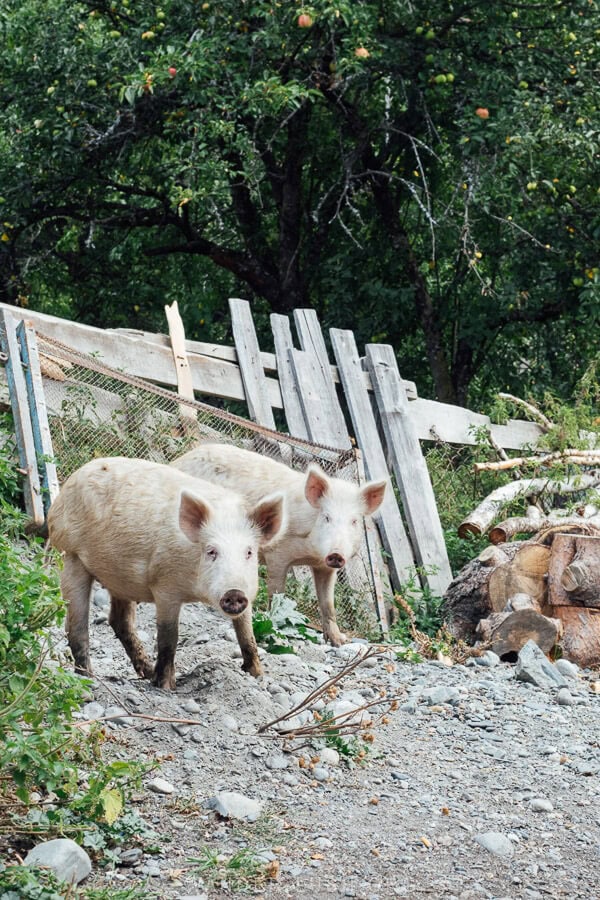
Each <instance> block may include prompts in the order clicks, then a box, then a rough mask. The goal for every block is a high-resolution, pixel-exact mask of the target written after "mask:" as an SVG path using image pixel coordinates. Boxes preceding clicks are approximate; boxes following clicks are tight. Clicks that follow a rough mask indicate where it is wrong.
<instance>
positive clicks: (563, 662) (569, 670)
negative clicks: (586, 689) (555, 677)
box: [554, 659, 579, 679]
mask: <svg viewBox="0 0 600 900" xmlns="http://www.w3.org/2000/svg"><path fill="white" fill-rule="evenodd" d="M554 665H555V666H556V668H557V669H558V671H559V672H560V674H561V675H564V677H565V678H573V679H575V678H577V676H578V674H579V666H578V665H577V664H576V663H574V662H571V660H570V659H557V660H556V662H555V663H554Z"/></svg>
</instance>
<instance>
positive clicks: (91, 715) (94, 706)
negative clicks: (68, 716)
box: [81, 700, 104, 719]
mask: <svg viewBox="0 0 600 900" xmlns="http://www.w3.org/2000/svg"><path fill="white" fill-rule="evenodd" d="M81 712H82V714H83V718H84V719H101V718H102V716H103V715H104V707H103V706H102V704H101V703H96V701H95V700H92V702H91V703H86V704H85V706H84V707H83V709H82V710H81Z"/></svg>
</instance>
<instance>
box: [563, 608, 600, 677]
mask: <svg viewBox="0 0 600 900" xmlns="http://www.w3.org/2000/svg"><path fill="white" fill-rule="evenodd" d="M553 615H555V616H556V617H557V618H559V619H560V620H561V622H562V625H563V629H564V633H563V636H562V639H561V642H560V646H561V649H562V653H563V656H564V657H565V659H570V660H571V662H574V663H577V665H578V666H581V667H582V668H584V669H585V668H590V669H595V668H598V667H599V666H600V611H598V610H595V609H586V608H585V607H583V606H581V607H578V606H557V607H555V608H554V610H553Z"/></svg>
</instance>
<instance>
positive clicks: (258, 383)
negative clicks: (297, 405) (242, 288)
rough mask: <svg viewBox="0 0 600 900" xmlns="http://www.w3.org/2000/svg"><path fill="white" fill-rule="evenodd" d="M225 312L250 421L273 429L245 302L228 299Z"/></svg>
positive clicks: (248, 309)
mask: <svg viewBox="0 0 600 900" xmlns="http://www.w3.org/2000/svg"><path fill="white" fill-rule="evenodd" d="M229 312H230V313H231V326H232V329H233V339H234V341H235V349H236V351H237V357H238V364H239V367H240V372H241V374H242V381H243V383H244V392H245V394H246V403H247V404H248V411H249V413H250V418H251V419H254V421H255V422H258V424H259V425H264V426H265V427H266V428H272V429H273V430H275V419H274V418H273V410H272V408H271V403H270V401H269V396H268V393H267V389H266V386H265V382H266V378H265V374H264V372H263V368H262V364H261V361H260V348H259V346H258V339H257V337H256V331H255V330H254V322H253V321H252V313H251V312H250V304H249V303H248V301H247V300H238V299H236V298H231V299H230V300H229Z"/></svg>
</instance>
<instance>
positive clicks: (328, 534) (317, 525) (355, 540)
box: [304, 466, 387, 569]
mask: <svg viewBox="0 0 600 900" xmlns="http://www.w3.org/2000/svg"><path fill="white" fill-rule="evenodd" d="M386 484H387V482H386V481H370V482H368V483H367V484H365V485H363V486H362V487H358V486H357V485H356V484H351V483H349V482H346V481H342V480H341V479H339V478H328V477H327V475H325V473H324V472H323V471H321V469H320V468H319V467H318V466H310V467H309V469H308V471H307V473H306V482H305V484H304V496H305V497H306V499H307V500H308V502H309V503H310V505H311V506H312V507H313V508H314V509H315V510H317V513H318V515H317V517H316V519H315V522H314V525H313V527H312V530H311V532H310V543H311V548H312V550H313V551H314V553H315V555H317V556H319V558H320V561H321V565H325V566H329V568H331V569H341V568H342V567H343V566H344V565H345V564H346V562H347V560H349V559H350V558H351V557H352V556H354V554H355V553H356V552H357V550H358V547H359V545H360V539H361V534H362V528H361V525H362V519H363V516H369V515H371V514H372V513H374V512H375V511H376V510H377V509H379V507H380V505H381V503H382V501H383V497H384V494H385V488H386Z"/></svg>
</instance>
